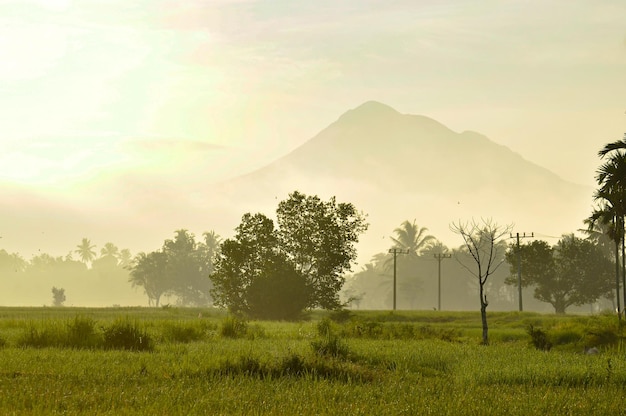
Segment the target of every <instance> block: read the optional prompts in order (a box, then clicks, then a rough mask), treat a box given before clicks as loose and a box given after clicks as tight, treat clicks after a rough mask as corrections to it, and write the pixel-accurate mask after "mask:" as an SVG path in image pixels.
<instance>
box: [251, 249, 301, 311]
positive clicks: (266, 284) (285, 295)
mask: <svg viewBox="0 0 626 416" xmlns="http://www.w3.org/2000/svg"><path fill="white" fill-rule="evenodd" d="M311 292H312V291H311V287H310V286H309V284H308V282H307V279H306V277H305V276H303V275H302V274H301V273H300V272H298V271H297V270H296V269H295V267H294V265H293V264H292V263H291V262H289V260H287V258H286V256H284V255H283V254H282V253H281V252H276V253H274V255H272V256H271V258H270V259H269V261H267V262H266V263H265V267H263V269H262V270H261V273H260V274H259V275H258V276H257V278H256V279H255V280H254V281H252V282H251V284H250V286H249V287H248V289H247V291H246V297H247V300H248V311H249V315H250V317H252V318H257V319H273V320H278V319H297V318H299V317H300V315H301V314H302V311H303V310H304V309H305V308H306V307H307V306H308V304H309V300H310V298H311V294H312V293H311Z"/></svg>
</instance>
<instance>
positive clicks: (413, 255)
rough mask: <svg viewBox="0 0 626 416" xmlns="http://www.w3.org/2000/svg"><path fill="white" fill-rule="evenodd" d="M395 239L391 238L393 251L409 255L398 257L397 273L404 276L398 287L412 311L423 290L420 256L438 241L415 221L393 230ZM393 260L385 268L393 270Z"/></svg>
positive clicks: (404, 223)
mask: <svg viewBox="0 0 626 416" xmlns="http://www.w3.org/2000/svg"><path fill="white" fill-rule="evenodd" d="M393 232H394V234H395V237H391V241H393V243H394V245H393V247H392V249H394V248H399V249H402V250H404V251H405V253H406V254H408V255H402V256H397V257H396V273H397V275H398V276H402V279H400V281H399V283H398V285H399V287H400V294H401V296H403V297H404V298H405V300H406V301H407V302H408V303H409V305H410V307H411V309H414V308H415V307H416V306H417V305H416V300H417V297H416V294H417V293H418V292H419V291H420V290H421V289H422V281H421V279H420V277H419V276H418V270H419V264H418V261H419V256H420V255H421V253H422V252H423V251H425V250H428V248H430V247H431V246H432V244H434V242H435V241H436V239H435V237H433V236H432V235H427V234H426V233H427V232H428V229H427V228H426V227H421V228H420V227H419V226H418V225H417V224H416V223H415V220H413V222H409V221H404V222H403V223H402V224H401V225H400V227H398V228H396V229H395V230H393ZM392 259H393V257H392V258H390V259H389V260H388V261H387V263H386V264H385V266H386V267H387V268H389V269H392V268H393V262H392Z"/></svg>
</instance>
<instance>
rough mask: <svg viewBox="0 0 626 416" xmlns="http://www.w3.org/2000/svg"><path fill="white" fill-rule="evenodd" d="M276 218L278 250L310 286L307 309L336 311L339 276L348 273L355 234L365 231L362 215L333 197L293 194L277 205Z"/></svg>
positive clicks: (356, 240) (352, 258)
mask: <svg viewBox="0 0 626 416" xmlns="http://www.w3.org/2000/svg"><path fill="white" fill-rule="evenodd" d="M276 215H277V220H278V226H279V230H278V239H279V241H280V247H281V249H282V250H283V251H284V252H285V253H287V256H288V258H289V260H290V261H292V262H293V264H294V266H295V268H296V270H297V271H298V272H300V273H302V274H303V275H304V276H306V278H307V280H308V282H309V284H310V285H311V286H312V287H313V298H312V303H311V305H309V306H311V307H321V308H324V309H336V308H339V307H340V306H341V302H340V300H339V291H340V290H341V287H342V286H343V284H344V282H345V278H344V276H343V273H344V272H346V271H348V270H350V264H351V263H352V262H353V261H354V260H355V259H356V256H357V252H356V247H355V245H356V243H357V242H358V241H359V235H360V234H362V233H363V232H365V231H366V230H367V223H366V222H365V217H364V215H363V214H361V213H360V212H358V211H357V210H356V208H355V207H354V205H352V204H350V203H339V204H338V203H337V202H336V200H335V198H334V197H332V198H331V199H330V200H329V201H322V200H321V199H320V198H319V197H318V196H306V195H304V194H302V193H300V192H297V191H296V192H293V193H292V194H290V195H289V198H288V199H286V200H284V201H281V202H280V203H279V204H278V209H277V211H276Z"/></svg>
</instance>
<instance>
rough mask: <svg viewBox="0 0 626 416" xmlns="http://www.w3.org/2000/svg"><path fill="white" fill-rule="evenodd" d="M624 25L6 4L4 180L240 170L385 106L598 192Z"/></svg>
mask: <svg viewBox="0 0 626 416" xmlns="http://www.w3.org/2000/svg"><path fill="white" fill-rule="evenodd" d="M624 21H626V3H624V2H616V1H613V0H598V1H593V2H590V1H583V0H574V1H565V0H555V1H551V2H545V1H539V0H530V1H507V2H502V1H483V2H473V1H461V0H457V1H434V0H425V1H413V0H393V1H373V0H346V1H341V2H337V1H334V0H333V1H330V0H320V1H315V2H294V1H291V0H277V1H264V0H256V1H255V0H186V1H178V0H81V1H78V0H0V181H2V182H3V183H4V184H12V185H15V186H17V187H23V186H25V187H29V188H30V189H35V190H41V191H42V192H46V193H48V194H59V195H61V194H63V195H65V196H74V195H77V194H78V193H81V194H83V193H84V190H85V189H94V188H95V187H97V185H98V184H99V183H101V182H103V181H111V180H114V179H112V178H120V177H123V176H124V174H125V173H128V172H133V173H139V174H142V175H144V176H145V180H153V179H154V178H157V179H158V178H166V177H169V176H171V175H179V176H180V178H181V180H183V179H184V180H186V181H200V180H203V181H207V180H212V179H214V178H221V177H225V176H232V175H235V174H238V173H242V172H246V171H249V170H252V169H254V168H256V167H259V166H262V165H263V164H265V163H267V162H270V161H271V160H273V159H276V158H278V157H279V156H281V155H284V154H285V153H287V152H289V151H290V150H292V149H294V148H296V147H298V146H299V145H301V144H302V143H304V142H305V141H306V140H308V139H309V138H311V137H313V136H314V135H315V134H316V133H317V132H318V131H320V130H321V129H323V128H324V127H325V126H327V125H328V124H330V123H331V122H333V121H334V120H336V118H337V117H338V116H339V115H340V114H342V113H344V112H345V111H346V110H348V109H350V108H354V107H356V106H358V105H359V104H361V103H362V102H365V101H368V100H378V101H381V102H384V103H386V104H388V105H390V106H392V107H393V108H395V109H396V110H398V111H400V112H401V113H410V114H423V115H427V116H428V117H432V118H434V119H436V120H438V121H439V122H441V123H443V124H445V125H446V126H448V127H450V128H452V129H453V130H455V131H458V132H461V131H464V130H472V131H477V132H480V133H481V134H484V135H486V136H487V137H489V138H491V139H492V140H494V141H496V142H498V143H500V144H503V145H506V146H508V147H510V148H511V149H513V150H514V151H516V152H518V153H520V154H521V155H522V156H524V157H525V158H526V159H528V160H530V161H532V162H535V163H537V164H539V165H542V166H545V167H546V168H549V169H551V170H552V171H554V172H556V173H557V174H559V175H560V176H562V177H564V178H565V179H567V180H570V181H574V182H578V183H582V184H586V185H592V184H593V173H594V170H595V168H596V167H597V165H598V160H597V157H596V152H597V150H598V149H599V148H600V147H602V146H603V145H604V144H605V143H606V142H609V141H613V140H618V139H621V138H622V135H623V133H624V132H625V131H626V114H625V110H626V103H624V97H626V27H625V26H624ZM207 166H210V167H211V168H210V169H209V170H208V171H207V169H206V167H207ZM200 171H201V172H202V173H203V175H202V177H198V176H199V175H198V174H197V173H198V172H200Z"/></svg>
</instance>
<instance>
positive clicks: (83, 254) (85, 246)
mask: <svg viewBox="0 0 626 416" xmlns="http://www.w3.org/2000/svg"><path fill="white" fill-rule="evenodd" d="M94 248H96V246H95V245H92V244H91V241H89V239H88V238H83V239H82V241H81V242H80V244H79V245H77V246H76V250H74V252H75V253H76V254H78V255H79V256H80V259H81V260H82V261H83V263H85V264H89V263H91V261H93V259H95V258H96V252H95V251H93V249H94Z"/></svg>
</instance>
